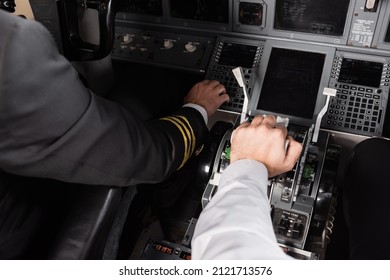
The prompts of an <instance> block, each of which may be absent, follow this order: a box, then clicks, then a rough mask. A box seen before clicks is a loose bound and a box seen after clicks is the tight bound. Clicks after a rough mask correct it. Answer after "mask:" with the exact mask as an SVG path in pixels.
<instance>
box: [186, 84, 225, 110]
mask: <svg viewBox="0 0 390 280" xmlns="http://www.w3.org/2000/svg"><path fill="white" fill-rule="evenodd" d="M228 101H229V95H227V94H226V89H225V87H224V86H223V85H221V84H220V83H219V82H218V81H209V80H204V81H202V82H199V83H197V84H195V85H194V86H193V87H192V88H191V90H190V91H189V93H188V94H187V96H186V97H185V98H184V103H194V104H197V105H200V106H202V107H203V108H205V110H206V112H207V115H208V116H209V117H210V116H211V115H212V114H214V113H215V112H216V111H217V109H218V108H219V106H221V105H222V104H223V103H224V102H228Z"/></svg>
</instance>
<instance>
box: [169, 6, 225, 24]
mask: <svg viewBox="0 0 390 280" xmlns="http://www.w3.org/2000/svg"><path fill="white" fill-rule="evenodd" d="M169 2H170V5H171V6H170V7H171V16H172V17H174V18H181V19H187V20H198V21H207V22H215V23H224V24H227V23H229V0H185V1H184V0H170V1H169Z"/></svg>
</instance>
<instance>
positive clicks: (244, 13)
mask: <svg viewBox="0 0 390 280" xmlns="http://www.w3.org/2000/svg"><path fill="white" fill-rule="evenodd" d="M238 9H239V15H238V20H239V22H240V23H242V24H247V25H254V26H261V25H262V24H263V5H262V4H260V3H249V2H241V3H240V4H239V7H238Z"/></svg>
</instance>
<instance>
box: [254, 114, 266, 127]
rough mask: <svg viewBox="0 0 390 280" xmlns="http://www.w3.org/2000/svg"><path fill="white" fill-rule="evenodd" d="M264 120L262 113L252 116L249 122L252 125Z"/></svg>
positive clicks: (257, 124)
mask: <svg viewBox="0 0 390 280" xmlns="http://www.w3.org/2000/svg"><path fill="white" fill-rule="evenodd" d="M263 120H264V116H262V115H257V116H256V117H254V118H253V120H252V122H251V124H252V125H254V126H259V125H261V123H262V122H263Z"/></svg>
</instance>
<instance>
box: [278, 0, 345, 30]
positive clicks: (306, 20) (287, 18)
mask: <svg viewBox="0 0 390 280" xmlns="http://www.w3.org/2000/svg"><path fill="white" fill-rule="evenodd" d="M349 2H350V0H276V7H275V22H274V27H275V28H276V29H281V30H288V31H298V32H305V33H316V34H323V35H333V36H341V35H343V32H344V26H345V21H346V18H347V13H348V7H349Z"/></svg>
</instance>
